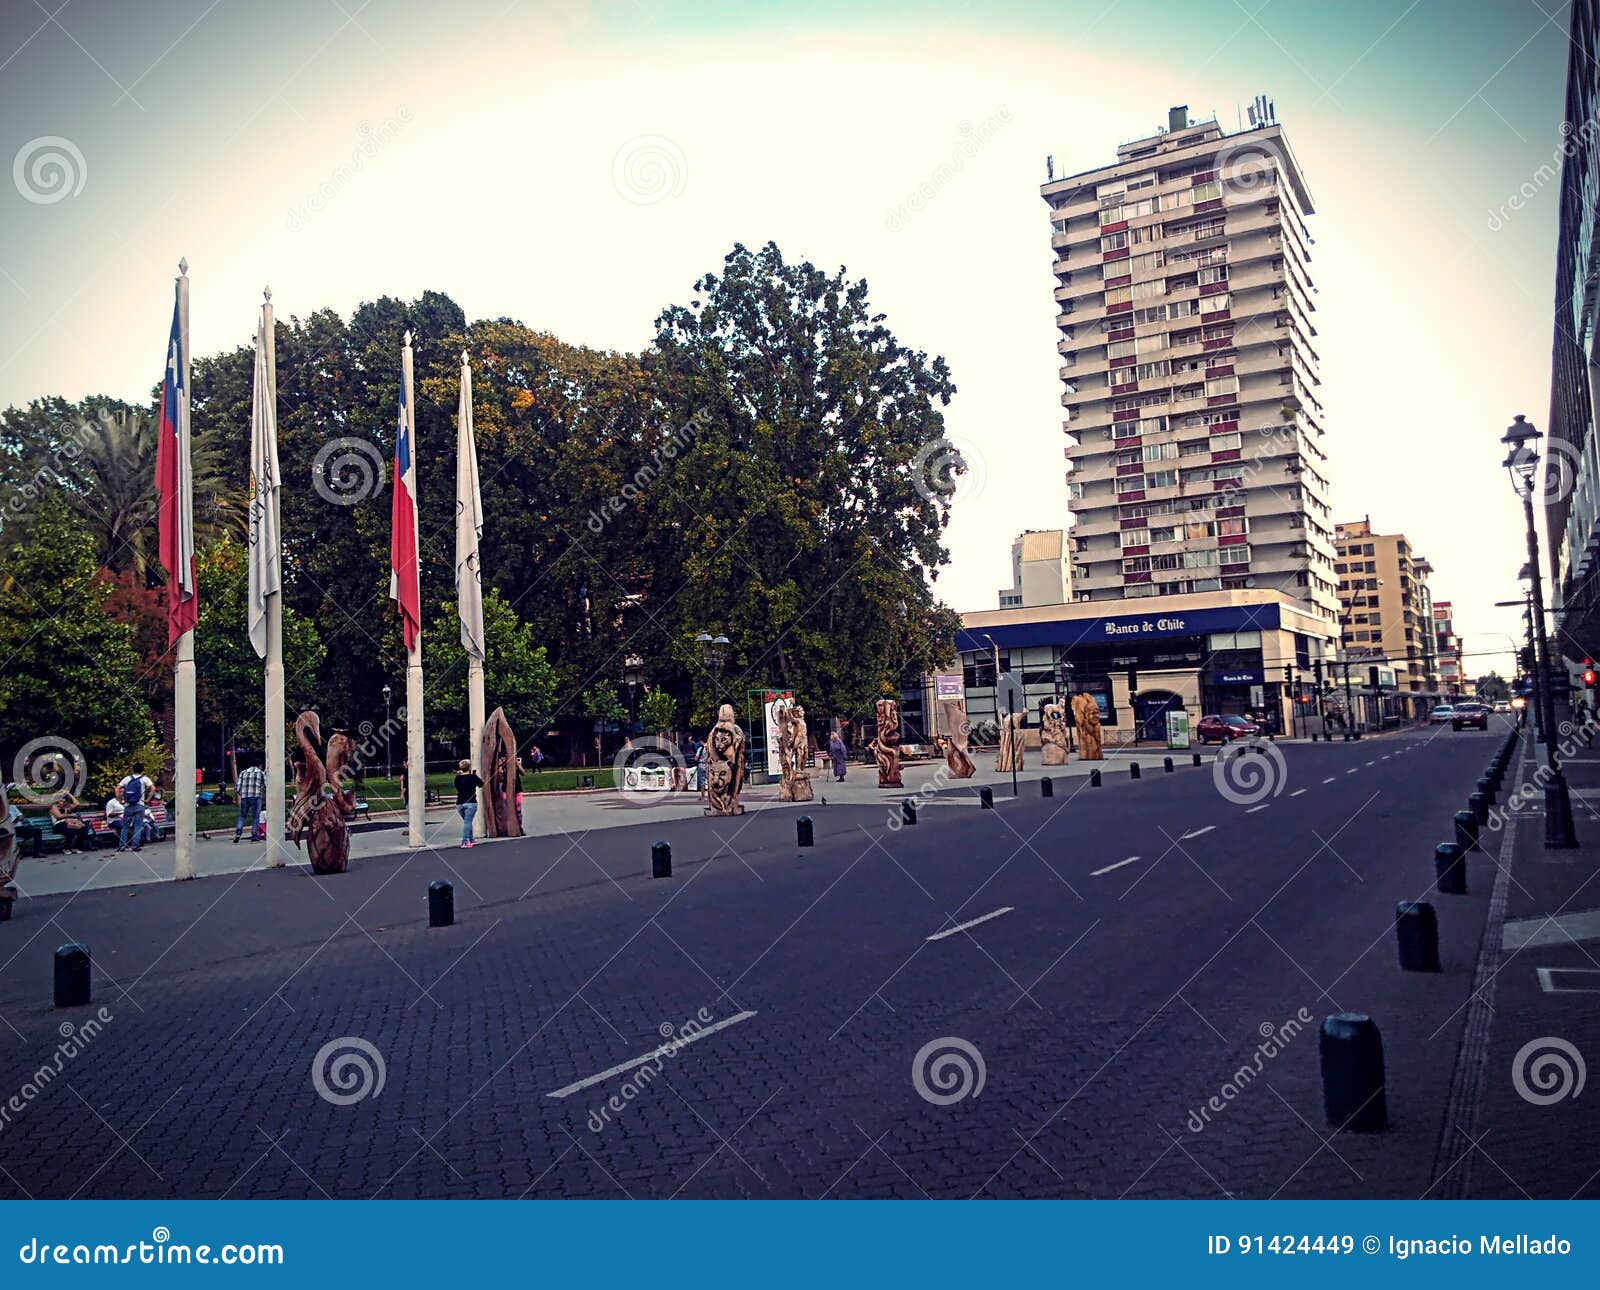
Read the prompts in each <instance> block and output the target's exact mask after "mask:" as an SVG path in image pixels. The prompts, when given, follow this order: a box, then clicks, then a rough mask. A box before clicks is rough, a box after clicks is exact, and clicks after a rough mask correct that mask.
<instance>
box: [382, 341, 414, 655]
mask: <svg viewBox="0 0 1600 1290" xmlns="http://www.w3.org/2000/svg"><path fill="white" fill-rule="evenodd" d="M405 357H406V358H408V359H409V358H410V354H409V352H408V353H407V354H406V355H405ZM407 366H408V367H409V364H407ZM410 375H411V373H410V372H409V371H407V372H405V374H404V376H402V378H401V381H400V419H399V423H398V424H397V426H396V427H395V433H394V489H393V490H392V495H391V498H390V512H389V598H390V599H391V600H395V601H398V602H399V608H400V627H401V632H402V634H403V636H404V637H405V644H406V652H407V653H410V651H411V650H412V649H413V648H415V646H416V643H417V637H418V636H419V635H420V634H421V632H422V589H421V587H420V585H419V583H418V578H417V463H416V460H415V454H414V453H413V451H412V449H413V447H414V440H413V438H412V425H413V423H412V419H411V399H410V390H409V387H410V384H411V382H410V380H409V379H407V378H409V377H410Z"/></svg>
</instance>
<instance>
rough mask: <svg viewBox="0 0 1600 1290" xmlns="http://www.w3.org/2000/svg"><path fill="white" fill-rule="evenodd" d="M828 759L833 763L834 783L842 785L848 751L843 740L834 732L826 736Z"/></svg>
mask: <svg viewBox="0 0 1600 1290" xmlns="http://www.w3.org/2000/svg"><path fill="white" fill-rule="evenodd" d="M828 758H829V760H831V761H832V762H833V778H834V781H835V782H836V783H840V784H842V783H844V775H845V771H846V770H847V769H848V768H849V751H848V750H847V749H846V748H845V746H844V740H843V739H841V738H840V737H839V732H838V731H837V730H835V731H834V732H833V733H832V734H831V735H829V736H828Z"/></svg>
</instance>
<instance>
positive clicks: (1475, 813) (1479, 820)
mask: <svg viewBox="0 0 1600 1290" xmlns="http://www.w3.org/2000/svg"><path fill="white" fill-rule="evenodd" d="M1467 809H1468V810H1470V811H1471V812H1472V822H1473V823H1474V824H1475V825H1477V827H1478V828H1479V829H1480V830H1481V829H1482V828H1483V826H1484V825H1485V824H1487V823H1488V822H1489V796H1488V794H1487V793H1468V794H1467ZM1478 837H1479V834H1477V833H1474V834H1473V840H1474V841H1476V840H1477V838H1478ZM1478 849H1479V850H1480V851H1481V850H1482V849H1483V848H1482V846H1481V845H1480V846H1479V848H1478Z"/></svg>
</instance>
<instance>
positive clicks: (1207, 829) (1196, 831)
mask: <svg viewBox="0 0 1600 1290" xmlns="http://www.w3.org/2000/svg"><path fill="white" fill-rule="evenodd" d="M1216 827H1217V826H1216V825H1215V824H1208V825H1206V826H1205V828H1203V829H1190V830H1189V832H1187V833H1185V834H1184V835H1183V836H1182V837H1181V838H1179V839H1178V841H1179V842H1187V841H1188V840H1189V839H1190V838H1197V837H1199V836H1200V835H1201V834H1202V833H1210V832H1211V830H1212V829H1214V828H1216Z"/></svg>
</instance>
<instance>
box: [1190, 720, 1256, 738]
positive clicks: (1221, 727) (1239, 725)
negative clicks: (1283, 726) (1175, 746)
mask: <svg viewBox="0 0 1600 1290" xmlns="http://www.w3.org/2000/svg"><path fill="white" fill-rule="evenodd" d="M1194 732H1195V736H1196V737H1197V738H1198V739H1199V740H1200V742H1201V743H1203V744H1225V743H1232V742H1233V740H1235V739H1254V738H1255V737H1256V736H1257V735H1259V734H1260V733H1261V727H1260V726H1259V725H1257V724H1256V723H1255V722H1254V721H1248V720H1246V719H1245V718H1244V717H1238V716H1227V717H1223V716H1218V715H1217V714H1216V713H1212V714H1211V715H1210V716H1206V717H1201V718H1200V723H1199V724H1198V725H1197V726H1195V728H1194Z"/></svg>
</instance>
